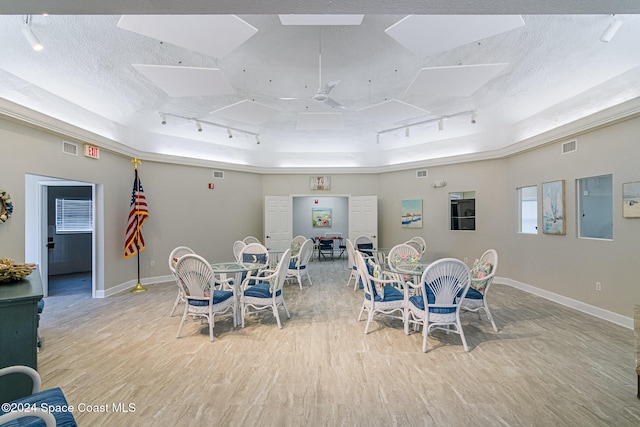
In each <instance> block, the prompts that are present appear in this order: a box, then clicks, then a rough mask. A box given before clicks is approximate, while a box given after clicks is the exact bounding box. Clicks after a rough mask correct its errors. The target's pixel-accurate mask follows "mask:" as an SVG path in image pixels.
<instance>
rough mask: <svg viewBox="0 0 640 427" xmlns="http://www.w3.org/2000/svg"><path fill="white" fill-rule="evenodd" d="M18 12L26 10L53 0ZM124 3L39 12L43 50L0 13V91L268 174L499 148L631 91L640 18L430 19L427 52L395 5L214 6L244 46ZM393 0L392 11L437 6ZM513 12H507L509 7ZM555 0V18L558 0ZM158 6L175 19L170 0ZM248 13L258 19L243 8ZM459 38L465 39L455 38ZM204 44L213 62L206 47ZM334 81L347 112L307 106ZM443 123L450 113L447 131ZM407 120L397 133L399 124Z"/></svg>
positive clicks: (173, 149) (16, 21)
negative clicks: (477, 27) (490, 30)
mask: <svg viewBox="0 0 640 427" xmlns="http://www.w3.org/2000/svg"><path fill="white" fill-rule="evenodd" d="M9 3H11V4H9ZM13 3H15V2H3V1H0V13H8V12H13V13H16V12H15V11H14V10H12V9H10V8H9V7H15V5H14V4H13ZM23 3H24V4H23V9H22V10H20V13H26V12H27V11H33V10H38V9H37V8H38V7H42V6H43V5H46V4H47V3H48V2H47V3H45V2H43V3H42V4H39V2H34V1H26V2H23ZM65 3H66V2H64V1H63V2H56V8H59V9H58V10H57V11H56V10H51V9H50V12H52V13H56V12H57V13H92V12H91V11H88V10H84V9H82V10H80V9H77V10H74V9H73V7H75V8H84V7H86V5H87V2H85V4H84V5H82V6H77V5H73V7H71V6H69V8H67V9H64V10H63V9H62V8H61V7H62V6H61V5H64V4H65ZM128 3H129V8H125V6H126V5H124V3H123V2H117V1H113V0H108V1H105V2H100V3H99V4H98V3H96V4H95V5H92V7H94V8H95V9H91V10H95V12H93V13H113V14H110V15H76V14H73V15H66V14H61V15H55V14H54V15H49V16H41V15H34V16H33V18H32V29H33V31H34V33H35V34H36V35H37V37H38V38H39V39H40V41H41V42H42V44H43V45H44V46H45V48H44V50H42V51H40V52H34V51H33V50H32V49H31V47H30V46H29V44H28V43H27V41H26V39H25V38H24V36H23V35H22V33H21V31H20V28H21V26H22V21H23V16H21V15H2V16H0V35H1V36H2V40H3V59H2V60H1V61H0V82H1V83H0V97H2V98H4V99H6V100H8V101H11V102H12V103H15V104H17V105H21V106H24V107H27V108H30V109H33V110H35V111H38V112H41V113H43V114H46V115H48V116H51V117H54V118H56V119H59V120H61V121H63V122H67V123H70V124H72V125H75V126H78V127H80V128H83V129H86V130H88V131H91V132H94V133H96V134H97V135H100V136H101V137H104V138H108V139H111V140H113V141H117V142H119V143H121V144H124V145H126V146H129V147H131V148H133V149H135V150H139V151H141V152H146V153H149V154H161V155H172V156H180V157H193V158H197V159H203V160H210V161H214V162H221V163H229V164H232V165H242V166H251V167H257V168H265V169H269V168H304V167H309V168H320V167H333V168H336V167H344V168H350V167H389V166H394V165H402V164H412V163H415V162H420V161H428V160H431V159H436V158H443V157H449V156H456V155H469V154H474V153H481V152H484V151H491V150H498V149H502V148H504V147H507V146H509V145H511V144H514V143H517V142H519V141H522V140H524V139H526V138H530V137H533V136H535V135H537V134H540V133H542V132H545V131H548V130H551V129H553V128H555V127H558V126H561V125H563V124H566V123H570V122H572V121H575V120H578V119H581V118H583V117H585V116H587V115H589V114H593V113H596V112H598V111H600V110H603V109H605V108H608V107H611V106H614V105H617V104H620V103H622V102H625V101H628V100H631V99H635V98H638V97H639V96H640V54H638V48H637V47H638V46H640V15H617V19H619V20H621V21H623V25H622V26H621V28H620V30H619V31H618V33H617V34H616V35H615V37H614V38H613V39H612V40H611V42H609V43H603V42H601V41H600V40H599V38H600V36H601V34H602V33H603V31H604V30H605V29H606V28H607V26H608V24H609V22H610V21H611V16H610V15H609V14H607V13H594V12H601V11H602V10H603V8H604V9H605V10H610V11H614V10H613V8H614V7H617V8H618V10H615V11H619V10H625V11H633V12H637V11H635V10H633V7H637V2H624V1H620V2H607V4H608V5H609V8H610V9H606V7H605V5H604V3H602V2H589V3H588V4H586V5H582V6H581V8H582V7H584V9H581V10H576V11H574V12H575V13H593V14H589V15H586V14H570V15H566V14H565V15H548V14H544V15H536V14H523V15H521V19H522V22H523V23H524V26H519V27H514V28H513V29H509V30H508V31H505V32H501V33H499V34H494V35H490V36H488V37H486V35H483V36H475V37H474V36H473V34H472V33H471V32H470V31H469V29H470V27H471V25H470V24H468V23H466V24H465V23H459V24H457V23H456V19H455V17H447V16H440V17H438V19H437V22H438V23H442V22H445V21H446V22H448V24H447V25H445V26H444V27H443V28H440V29H439V31H438V32H436V33H433V32H431V33H430V32H429V31H426V30H427V29H428V28H425V32H424V34H417V36H416V37H419V38H420V37H421V39H420V43H419V44H418V46H419V47H424V48H425V49H427V50H426V52H427V53H426V54H425V53H424V52H422V53H421V52H416V51H415V50H416V49H415V48H412V47H411V46H405V45H403V44H402V43H401V42H400V41H398V40H396V39H395V38H394V37H391V36H390V35H389V34H388V33H387V32H386V30H387V29H389V28H390V27H391V28H394V27H393V26H394V25H395V24H397V23H398V22H401V21H402V20H403V19H404V18H405V17H406V16H407V15H406V14H405V13H402V14H395V15H390V14H388V12H387V14H384V13H382V14H381V13H380V12H379V11H380V10H382V11H384V10H386V8H388V7H389V4H390V3H389V2H372V3H371V4H367V5H366V6H362V5H361V6H360V9H359V10H360V12H361V13H362V12H364V18H363V19H362V23H361V24H360V25H340V26H326V25H323V26H291V25H282V23H281V21H280V19H279V17H278V15H277V13H279V12H282V13H290V12H291V8H293V7H294V3H296V2H276V3H277V4H281V9H277V8H276V7H274V6H273V3H270V7H267V6H265V3H263V2H261V3H255V4H253V6H252V7H253V9H249V8H248V6H247V5H246V4H244V3H243V5H240V6H239V5H235V3H236V2H229V3H224V2H223V3H222V4H220V5H219V6H220V7H219V9H218V10H219V12H220V13H227V12H232V11H237V12H236V13H237V18H233V19H232V20H231V21H238V22H240V23H241V25H242V28H244V29H248V31H249V33H248V34H247V36H246V37H244V38H242V41H241V42H240V43H239V44H238V43H236V42H235V41H234V40H235V39H236V38H237V37H235V36H238V34H237V32H236V31H234V30H233V29H229V30H228V31H227V32H229V33H231V32H232V33H233V35H234V37H224V36H221V35H220V34H217V35H216V36H215V37H213V36H212V38H211V39H207V38H206V34H207V22H208V21H207V17H206V16H203V15H201V16H199V17H197V19H195V21H197V22H199V24H198V25H199V27H198V28H191V30H193V31H192V32H193V33H195V34H199V31H200V32H201V33H202V34H204V35H202V34H201V35H200V40H199V42H198V43H197V44H198V46H200V47H199V48H195V47H194V48H190V46H191V45H190V44H189V42H187V43H186V44H185V43H184V42H183V41H180V42H177V41H175V38H172V37H173V36H175V35H176V34H177V35H180V36H183V35H184V34H185V33H186V32H187V31H186V30H185V31H181V30H180V25H181V24H180V23H181V22H185V21H186V22H195V21H189V17H185V16H179V17H175V20H173V21H172V20H171V17H170V16H164V17H162V20H163V21H162V23H161V25H159V26H155V27H154V29H158V28H160V30H162V28H165V29H167V30H166V31H164V32H163V31H160V32H159V33H157V32H156V33H153V34H147V35H143V34H140V33H139V32H134V31H131V30H129V29H125V28H121V27H119V26H118V22H119V21H120V19H121V15H120V14H119V13H118V14H115V13H114V11H115V10H118V11H121V12H124V13H131V12H136V11H141V12H144V13H150V12H152V11H149V10H146V9H144V8H143V5H141V3H142V2H128ZM204 3H210V2H182V3H181V4H183V5H185V7H184V9H183V10H184V12H181V13H186V12H188V11H196V12H197V11H206V10H207V9H206V7H207V6H206V5H205V4H204ZM218 3H219V2H216V4H218ZM232 3H233V4H232ZM297 3H299V4H298V5H297V6H295V8H296V11H297V12H298V13H311V12H315V10H314V7H313V6H312V5H307V7H308V9H300V10H297V9H298V8H299V7H300V5H302V6H305V2H297ZM353 3H358V2H353ZM353 3H352V2H345V3H344V4H343V6H344V7H347V6H350V7H351V6H353ZM397 3H398V8H397V9H396V10H398V11H400V10H404V8H409V9H410V10H413V11H415V12H424V9H423V8H424V6H425V5H427V6H431V7H436V6H437V7H438V8H441V7H442V5H440V4H439V3H438V5H431V4H429V3H428V2H397ZM412 3H420V5H419V6H417V5H414V4H412ZM512 3H513V2H510V5H511V6H508V7H507V8H505V9H502V10H503V11H506V12H510V11H511V10H512V7H513V4H512ZM68 4H70V5H71V3H68ZM516 4H517V2H516ZM554 4H555V8H556V9H558V8H559V9H558V12H564V10H562V7H566V6H564V5H565V2H559V3H554ZM474 5H475V2H474ZM489 5H493V7H494V8H495V9H491V7H487V5H486V4H485V13H487V12H490V13H500V9H499V8H500V7H503V6H502V5H501V2H491V3H489ZM108 6H110V7H112V10H109V9H108V8H107V7H108ZM147 7H148V6H147ZM154 7H158V8H159V9H158V10H161V8H162V7H166V8H167V10H168V11H169V12H171V11H172V10H171V9H170V7H174V8H175V5H174V4H173V3H170V2H164V1H160V2H158V4H156V3H154ZM473 7H477V5H476V6H470V8H469V9H467V10H470V11H475V10H474V9H473ZM31 8H36V9H31ZM123 8H124V9H123ZM412 8H413V9H412ZM265 9H268V10H265ZM556 9H554V8H550V9H549V11H550V12H552V11H554V10H556ZM248 10H251V12H253V13H251V14H245V13H241V12H243V11H248ZM520 10H522V11H530V10H531V9H530V6H526V7H525V6H521V9H520ZM455 11H456V10H455V9H454V10H453V12H455ZM531 11H533V12H536V10H535V9H534V10H531ZM335 12H336V13H338V12H340V10H335ZM347 12H352V13H353V11H351V10H349V11H347ZM437 12H439V13H443V12H446V10H443V9H438V10H437ZM475 12H477V11H475ZM537 12H538V13H539V12H540V11H537ZM174 13H175V11H174ZM449 13H451V12H449ZM211 18H212V19H214V18H216V16H212V17H211ZM217 18H220V16H219V15H218V16H217ZM447 20H450V21H447ZM465 20H467V21H468V20H469V17H468V16H467V17H465ZM472 21H473V20H472ZM478 21H480V20H478ZM172 22H173V23H175V25H173V26H172ZM191 25H192V26H193V25H194V24H191ZM457 25H460V26H459V27H458V26H457ZM494 26H495V25H494ZM425 27H426V26H425ZM428 27H429V28H430V29H431V30H433V28H434V27H435V25H431V26H428ZM216 28H219V26H216ZM252 28H253V29H255V30H257V31H252V30H251V29H252ZM196 30H198V31H196ZM418 30H419V28H418ZM448 31H450V32H453V33H451V34H456V37H453V35H451V34H447V32H448ZM165 33H166V38H165V37H164V36H163V34H165ZM461 33H465V34H471V35H472V37H471V38H470V39H464V38H463V41H462V42H459V43H458V44H454V45H451V43H452V41H453V40H454V39H455V38H457V36H458V35H461ZM172 34H173V36H172ZM477 37H482V38H480V39H477ZM167 40H171V41H172V42H173V43H172V42H170V41H167ZM207 40H211V42H210V43H208V42H207ZM234 43H235V45H234ZM460 43H461V44H460ZM178 44H179V45H178ZM227 45H232V48H231V49H230V50H225V46H227ZM440 46H443V48H444V49H445V50H442V49H439V47H440ZM214 48H216V49H221V50H218V51H216V52H222V53H215V52H213V53H212V51H208V50H205V52H206V53H202V51H203V49H214ZM320 52H321V66H320V62H319V60H320V55H319V54H320ZM216 55H218V56H219V57H218V56H216ZM337 80H339V81H340V83H339V84H337V86H335V88H334V89H333V90H332V91H331V93H330V96H331V98H332V99H333V100H335V101H336V102H337V103H339V104H341V105H342V106H344V108H338V107H336V108H332V107H331V106H330V105H327V104H324V103H320V102H318V101H316V100H314V99H312V96H314V94H316V92H317V91H318V89H319V87H318V86H319V84H320V86H324V85H325V84H327V83H329V82H331V81H337ZM199 86H200V87H202V90H201V92H199V93H198V87H199ZM229 87H230V88H231V90H229ZM229 92H230V93H229ZM282 98H296V99H286V100H285V99H282ZM472 111H474V112H477V123H476V124H471V120H470V114H460V115H458V113H467V112H472ZM161 112H163V113H166V122H167V123H166V125H162V124H161V115H160V113H161ZM301 117H302V118H303V124H302V125H301V122H300V120H301ZM440 117H448V119H447V120H445V121H444V127H443V130H438V123H437V122H438V118H440ZM195 121H199V122H201V127H202V128H203V130H202V132H198V131H197V129H196V125H195V123H194V122H195ZM415 123H418V124H417V125H415V126H411V129H410V132H409V136H408V137H407V132H406V131H405V127H406V126H408V125H411V124H415ZM227 127H229V128H231V129H233V138H229V136H228V132H227ZM318 129H320V130H318ZM243 130H244V131H246V132H245V133H243V132H242V131H243ZM378 134H379V137H378V136H377V135H378ZM255 135H259V141H260V144H257V143H256V138H255Z"/></svg>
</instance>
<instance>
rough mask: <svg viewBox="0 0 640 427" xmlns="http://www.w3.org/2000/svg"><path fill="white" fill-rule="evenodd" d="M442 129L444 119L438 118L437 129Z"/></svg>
mask: <svg viewBox="0 0 640 427" xmlns="http://www.w3.org/2000/svg"><path fill="white" fill-rule="evenodd" d="M443 129H444V119H440V120H438V130H443Z"/></svg>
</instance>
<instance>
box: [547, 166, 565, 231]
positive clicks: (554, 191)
mask: <svg viewBox="0 0 640 427" xmlns="http://www.w3.org/2000/svg"><path fill="white" fill-rule="evenodd" d="M564 209H565V208H564V179H563V180H560V181H553V182H545V183H543V184H542V232H543V233H544V234H566V226H565V212H564Z"/></svg>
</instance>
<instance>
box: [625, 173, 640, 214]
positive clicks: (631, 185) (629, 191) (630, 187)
mask: <svg viewBox="0 0 640 427" xmlns="http://www.w3.org/2000/svg"><path fill="white" fill-rule="evenodd" d="M622 216H623V217H624V218H640V181H638V182H625V183H624V184H622Z"/></svg>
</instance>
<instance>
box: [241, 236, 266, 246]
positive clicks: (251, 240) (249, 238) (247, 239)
mask: <svg viewBox="0 0 640 427" xmlns="http://www.w3.org/2000/svg"><path fill="white" fill-rule="evenodd" d="M242 241H243V242H244V243H245V244H247V245H248V244H249V243H262V242H261V241H260V239H258V238H257V237H253V236H247V237H245V238H244V239H242Z"/></svg>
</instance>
